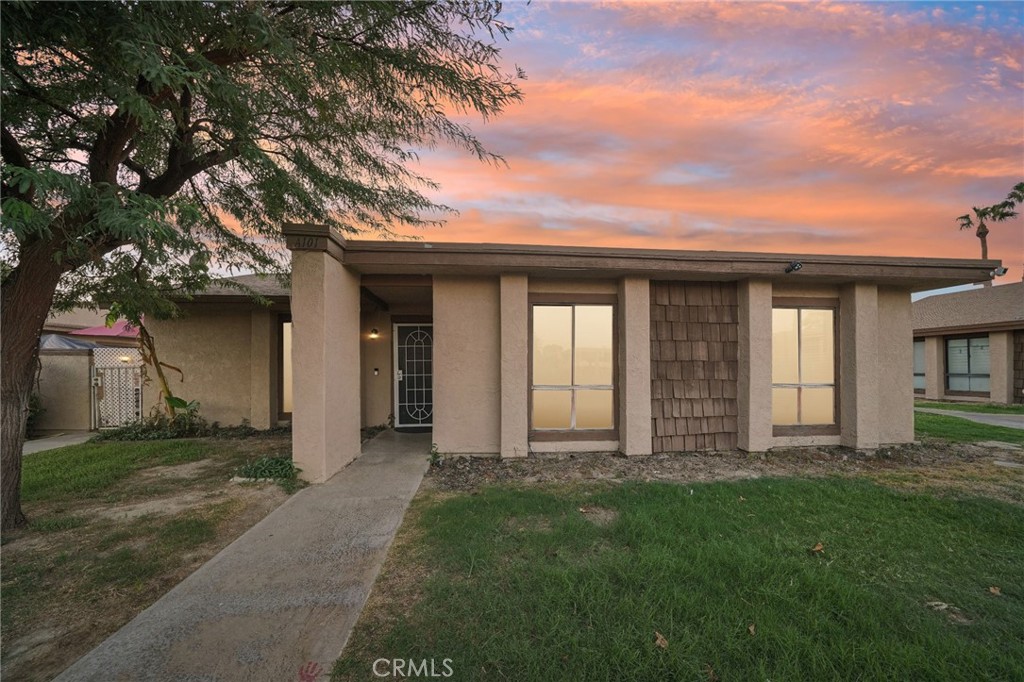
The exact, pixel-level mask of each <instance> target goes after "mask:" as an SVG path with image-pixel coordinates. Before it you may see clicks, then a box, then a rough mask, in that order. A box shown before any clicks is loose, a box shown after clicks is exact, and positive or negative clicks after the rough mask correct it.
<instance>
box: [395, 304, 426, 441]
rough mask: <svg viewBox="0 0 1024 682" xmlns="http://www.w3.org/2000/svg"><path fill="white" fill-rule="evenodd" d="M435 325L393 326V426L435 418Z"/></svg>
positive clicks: (421, 423)
mask: <svg viewBox="0 0 1024 682" xmlns="http://www.w3.org/2000/svg"><path fill="white" fill-rule="evenodd" d="M433 332H434V327H433V325H430V324H396V325H395V334H394V339H395V426H432V425H433V421H434V335H433Z"/></svg>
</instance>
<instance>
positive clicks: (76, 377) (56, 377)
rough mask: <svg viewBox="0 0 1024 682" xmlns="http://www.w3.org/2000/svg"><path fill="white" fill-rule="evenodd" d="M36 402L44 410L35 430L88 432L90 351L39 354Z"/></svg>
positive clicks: (90, 409)
mask: <svg viewBox="0 0 1024 682" xmlns="http://www.w3.org/2000/svg"><path fill="white" fill-rule="evenodd" d="M39 364H40V373H39V399H40V403H41V404H42V407H43V408H44V409H45V410H46V412H44V413H43V414H42V415H40V417H39V420H38V422H37V424H36V429H37V430H38V431H88V430H89V429H91V428H92V413H91V411H92V388H91V385H90V381H91V378H90V372H89V368H90V367H91V366H92V356H91V354H90V351H40V353H39Z"/></svg>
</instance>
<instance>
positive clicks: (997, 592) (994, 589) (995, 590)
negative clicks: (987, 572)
mask: <svg viewBox="0 0 1024 682" xmlns="http://www.w3.org/2000/svg"><path fill="white" fill-rule="evenodd" d="M988 591H989V592H991V593H992V594H994V595H996V596H997V597H998V596H999V595H1001V594H1002V593H1003V591H1002V590H1001V589H999V588H998V587H996V586H995V585H993V586H992V587H990V588H988Z"/></svg>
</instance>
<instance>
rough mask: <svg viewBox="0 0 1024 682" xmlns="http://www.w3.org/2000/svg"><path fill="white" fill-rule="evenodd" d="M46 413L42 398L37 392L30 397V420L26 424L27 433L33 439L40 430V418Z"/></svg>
mask: <svg viewBox="0 0 1024 682" xmlns="http://www.w3.org/2000/svg"><path fill="white" fill-rule="evenodd" d="M45 413H46V408H45V407H43V402H42V398H41V397H40V396H39V394H38V393H36V392H35V391H33V392H32V394H31V395H29V397H28V420H27V421H26V422H25V433H26V434H27V435H28V436H29V437H30V438H31V437H32V436H34V435H36V429H37V428H39V418H40V417H42V416H43V415H44V414H45Z"/></svg>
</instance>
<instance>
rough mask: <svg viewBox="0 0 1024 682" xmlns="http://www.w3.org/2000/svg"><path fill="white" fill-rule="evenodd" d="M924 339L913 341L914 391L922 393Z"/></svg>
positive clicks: (923, 382)
mask: <svg viewBox="0 0 1024 682" xmlns="http://www.w3.org/2000/svg"><path fill="white" fill-rule="evenodd" d="M924 385H925V378H924V339H920V340H918V341H914V393H924Z"/></svg>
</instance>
